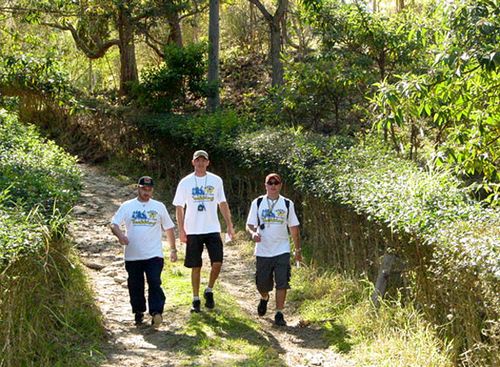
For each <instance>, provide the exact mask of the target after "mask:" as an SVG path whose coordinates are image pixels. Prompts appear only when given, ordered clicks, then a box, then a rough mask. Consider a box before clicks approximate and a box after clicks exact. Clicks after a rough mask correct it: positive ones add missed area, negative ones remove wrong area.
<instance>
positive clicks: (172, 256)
mask: <svg viewBox="0 0 500 367" xmlns="http://www.w3.org/2000/svg"><path fill="white" fill-rule="evenodd" d="M170 261H171V262H173V263H174V262H176V261H177V250H170Z"/></svg>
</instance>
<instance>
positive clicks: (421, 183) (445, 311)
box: [237, 131, 500, 365]
mask: <svg viewBox="0 0 500 367" xmlns="http://www.w3.org/2000/svg"><path fill="white" fill-rule="evenodd" d="M237 145H238V147H239V148H240V149H242V150H244V152H245V154H244V156H245V160H246V161H247V162H252V163H257V164H261V165H262V166H265V167H266V169H272V170H278V171H279V172H286V173H287V177H288V178H289V181H292V182H293V183H294V185H295V186H296V187H297V188H300V191H301V192H302V194H305V199H304V203H303V206H304V212H307V213H308V214H307V216H305V217H306V220H307V221H306V223H305V225H304V227H305V228H304V229H305V231H306V233H310V232H315V233H316V232H317V233H321V232H323V231H330V232H329V233H330V234H331V235H332V237H331V238H330V237H328V236H326V238H325V237H320V236H319V235H315V236H311V235H310V238H315V239H322V240H324V241H327V243H326V244H325V245H324V246H323V245H322V244H321V243H319V242H315V243H312V244H311V245H313V246H314V247H324V248H326V249H327V251H330V252H331V251H334V252H338V257H333V259H334V260H335V262H336V263H337V264H339V263H344V265H345V264H348V265H352V264H358V265H357V266H359V268H358V269H352V268H344V270H347V271H353V270H355V271H357V272H363V271H364V272H367V271H368V270H369V268H367V266H368V265H369V263H367V261H369V260H371V259H369V258H367V257H366V256H367V250H366V246H365V244H366V242H367V241H369V242H371V243H372V244H371V245H370V246H368V247H373V244H375V243H378V242H382V246H383V247H384V248H385V247H389V248H388V249H386V251H387V250H389V251H392V252H395V253H396V254H398V256H400V257H401V258H402V259H404V261H405V263H406V266H407V269H406V272H407V278H408V280H407V281H408V282H410V283H411V285H412V287H411V289H412V292H413V294H414V297H415V300H416V301H417V303H418V304H420V305H421V307H422V308H423V309H424V311H425V312H426V313H427V314H428V315H429V317H430V318H431V319H432V320H433V321H434V322H436V323H437V324H438V325H447V327H446V328H444V329H443V330H446V333H447V336H448V337H450V338H452V337H453V338H454V345H455V348H456V349H455V353H456V356H457V357H458V355H459V354H460V353H463V352H465V351H467V352H466V353H464V354H463V356H462V357H463V359H462V360H463V361H467V363H470V364H472V365H474V363H475V364H477V365H494V364H495V363H496V362H498V360H497V359H496V358H497V357H495V356H497V355H498V352H499V348H500V340H499V339H498V337H497V334H498V333H497V331H498V328H499V327H500V326H499V324H498V317H499V314H498V310H500V299H499V297H498V294H500V289H499V282H498V277H499V274H500V264H499V263H498V248H500V240H499V239H500V229H499V228H500V212H499V211H498V210H493V209H490V210H485V209H484V208H483V207H482V206H481V205H480V204H479V203H477V202H475V201H473V200H471V199H470V195H469V192H468V191H467V190H464V189H463V188H461V185H460V181H459V180H458V179H457V178H455V177H454V176H453V175H451V174H450V173H449V172H446V171H440V170H431V169H429V168H426V169H423V168H420V167H418V166H417V165H416V164H414V163H412V162H411V161H407V160H404V159H401V158H398V157H397V156H395V155H394V154H393V153H392V152H390V151H389V150H388V149H387V147H385V146H384V145H383V144H382V143H378V142H377V141H376V140H373V141H371V140H369V141H367V142H365V143H357V144H355V145H351V146H350V147H349V144H346V143H345V142H342V141H335V142H333V144H332V142H330V141H328V140H327V139H325V138H323V137H314V136H313V134H310V133H309V134H302V133H299V134H297V133H296V132H295V131H281V132H274V133H272V132H264V133H262V134H261V133H252V134H247V135H243V136H242V137H240V139H239V141H238V143H237ZM308 195H309V196H312V197H319V198H320V199H322V200H323V201H325V200H327V201H330V202H331V203H332V205H333V206H334V207H335V206H340V208H343V207H348V208H351V210H353V211H355V212H357V213H358V214H359V217H358V218H357V219H356V218H353V219H351V217H348V216H347V215H346V214H345V213H344V214H340V215H338V216H334V215H337V214H336V213H338V212H339V210H340V209H333V208H331V209H329V208H327V205H324V206H323V207H321V208H320V207H318V206H315V207H314V208H312V209H313V210H312V211H311V210H310V209H308V207H309V206H310V205H312V203H313V202H315V201H314V199H312V198H308ZM318 210H321V211H322V214H321V215H319V216H318V218H319V221H318V222H315V221H312V222H311V221H309V220H308V219H310V218H312V217H313V216H314V211H318ZM332 218H333V219H334V220H339V221H349V223H348V224H347V225H344V224H343V223H338V222H337V223H333V224H332V225H330V221H331V220H332ZM363 218H366V219H367V222H366V223H364V219H363ZM356 222H358V223H361V224H362V225H364V226H367V227H369V228H368V229H362V231H363V232H364V234H362V235H361V236H359V235H357V234H356V233H353V231H354V230H356V231H359V225H358V224H357V223H356ZM370 222H371V223H378V225H379V228H380V229H379V231H378V232H380V234H377V231H374V230H373V229H372V228H371V224H370ZM363 223H364V224H363ZM335 228H341V229H342V230H340V231H338V230H337V229H335ZM383 228H389V229H390V233H389V234H387V235H386V234H385V231H384V230H383ZM331 231H334V232H331ZM337 232H338V233H337ZM337 236H338V237H341V238H343V237H345V238H346V241H340V240H339V238H337ZM380 236H382V238H381V241H380V240H379V239H378V238H377V237H380ZM358 241H359V242H358ZM332 246H333V247H338V246H341V247H343V248H341V249H340V250H339V249H338V248H332ZM368 250H369V251H371V250H370V249H368ZM313 251H314V250H313ZM348 253H353V254H359V255H358V256H359V257H361V258H360V259H359V261H357V262H356V261H353V262H348V263H346V261H345V259H346V256H347V255H346V254H348ZM375 253H376V251H375ZM325 256H326V255H325V254H321V253H319V252H316V253H315V256H314V257H313V258H315V259H316V261H320V260H318V258H319V259H320V258H321V257H325ZM353 256H355V255H353Z"/></svg>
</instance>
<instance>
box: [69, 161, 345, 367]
mask: <svg viewBox="0 0 500 367" xmlns="http://www.w3.org/2000/svg"><path fill="white" fill-rule="evenodd" d="M81 169H82V172H83V174H84V178H83V182H84V189H83V193H82V197H81V200H80V202H79V203H78V205H77V206H76V207H75V208H74V214H75V217H76V220H75V222H74V224H73V225H72V228H71V233H72V235H73V237H74V240H75V242H76V244H77V247H78V250H79V252H80V257H81V260H82V262H83V263H84V264H85V265H86V268H87V270H88V271H87V273H88V276H89V279H90V281H91V283H92V288H93V290H94V293H95V297H96V303H97V304H98V306H99V308H100V309H101V312H102V314H103V317H104V324H105V327H106V330H107V332H108V335H109V338H108V342H107V343H106V345H105V346H104V352H105V357H106V360H105V361H104V362H103V364H102V365H101V366H102V367H123V366H127V367H146V366H155V367H160V366H162V367H166V366H181V365H182V366H185V365H186V361H185V360H179V357H178V354H177V353H176V352H175V351H174V350H171V349H175V348H169V346H171V345H175V343H176V340H175V339H176V338H178V335H177V334H176V330H179V329H181V328H182V327H183V326H184V325H185V323H186V321H187V320H188V319H189V317H190V314H189V311H186V312H181V313H179V314H178V315H177V316H175V315H172V316H173V317H172V318H170V317H169V318H170V319H171V321H169V323H168V325H166V324H165V325H162V326H161V328H160V330H154V329H152V328H151V327H141V328H137V327H135V326H134V324H133V315H132V313H131V310H130V305H129V298H128V291H127V281H126V277H127V274H126V271H125V268H124V264H123V249H122V246H121V245H119V243H118V241H117V240H116V238H115V237H114V236H113V235H112V234H111V231H110V229H109V221H110V219H111V217H112V216H113V214H114V212H115V211H116V209H117V208H118V206H119V205H120V204H121V203H122V202H123V201H125V200H128V199H130V198H133V197H135V192H136V189H135V187H134V186H133V185H130V186H126V185H124V184H123V183H121V182H120V181H118V180H117V179H115V178H113V177H110V176H108V175H106V174H105V172H104V171H103V170H102V169H101V168H99V167H95V166H89V165H81ZM170 214H171V216H172V219H175V218H174V213H172V212H171V213H170ZM178 248H179V249H180V250H182V249H183V246H178ZM224 252H225V254H224V256H225V259H224V266H223V270H222V273H221V276H220V282H219V285H218V286H221V287H224V288H225V289H226V290H227V292H228V293H229V294H231V295H232V296H233V297H234V298H235V300H236V302H237V303H238V304H239V305H240V307H241V309H242V310H243V311H244V312H245V314H246V315H247V316H248V318H251V319H253V320H254V321H256V322H258V323H259V325H260V326H261V328H260V330H259V333H260V334H261V335H262V337H263V338H265V339H266V340H269V342H270V343H271V345H272V346H273V348H274V349H275V350H277V351H279V354H280V358H281V359H282V360H283V362H284V363H285V364H286V365H287V366H294V367H295V366H326V367H345V366H352V364H350V363H348V362H347V361H345V360H344V359H343V357H342V356H340V355H338V354H336V353H334V352H333V351H332V350H330V349H328V346H327V345H326V343H325V342H324V341H322V339H321V332H320V331H319V330H316V329H315V328H313V327H311V326H307V327H302V325H303V323H302V322H300V319H299V317H298V316H296V315H294V314H293V313H292V314H291V313H290V311H289V310H287V311H288V312H287V313H286V319H287V322H288V326H287V327H283V328H278V327H274V326H273V325H272V315H273V314H272V310H273V308H274V302H270V311H271V313H270V315H269V317H268V316H266V317H264V318H259V317H258V316H257V313H256V303H257V302H258V299H257V294H256V291H255V285H254V283H253V270H252V269H253V266H252V265H250V264H248V263H246V264H245V262H244V261H242V259H241V255H240V251H239V249H238V248H237V246H234V245H233V246H231V245H228V246H226V247H225V250H224ZM167 302H168V298H167ZM188 307H189V305H186V309H187V308H188ZM169 316H170V315H169ZM148 321H149V320H148ZM196 365H200V364H196ZM202 365H205V364H202ZM207 365H219V364H218V363H216V362H214V361H212V363H210V364H207ZM224 365H230V364H227V363H224Z"/></svg>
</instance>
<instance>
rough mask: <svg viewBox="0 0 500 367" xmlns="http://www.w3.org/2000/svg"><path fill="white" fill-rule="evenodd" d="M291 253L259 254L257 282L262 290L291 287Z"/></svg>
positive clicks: (258, 287)
mask: <svg viewBox="0 0 500 367" xmlns="http://www.w3.org/2000/svg"><path fill="white" fill-rule="evenodd" d="M291 271H292V268H291V266H290V253H288V252H287V253H285V254H281V255H278V256H273V257H262V256H257V264H256V272H255V283H256V284H257V289H258V290H259V291H260V292H269V291H272V290H273V288H274V283H276V289H290V275H291Z"/></svg>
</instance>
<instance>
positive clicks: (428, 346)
mask: <svg viewBox="0 0 500 367" xmlns="http://www.w3.org/2000/svg"><path fill="white" fill-rule="evenodd" d="M372 291H373V286H372V284H371V283H370V282H369V281H368V280H363V279H361V280H355V279H353V278H351V277H348V276H345V275H340V274H339V273H333V272H321V271H318V270H317V268H314V267H302V268H300V269H296V270H295V271H294V275H293V277H292V290H291V292H290V295H289V300H290V301H292V302H293V303H294V304H298V305H299V306H298V311H299V312H300V314H301V316H302V318H303V320H304V321H305V322H306V323H307V322H312V323H315V324H317V325H318V326H320V327H321V328H322V329H323V330H324V336H325V338H326V339H327V340H328V341H329V344H330V347H331V348H333V349H335V350H336V351H338V352H340V353H344V354H346V355H347V357H348V358H349V359H350V360H352V361H354V363H355V366H359V367H362V366H377V367H382V366H384V367H385V366H387V367H393V366H401V367H410V366H412V367H413V366H414V367H422V366H425V367H429V366H432V367H450V366H453V360H452V353H451V345H450V344H446V343H443V342H442V341H441V340H440V339H439V337H438V331H439V330H437V329H436V328H435V327H433V326H432V325H431V324H430V323H429V322H427V321H425V318H424V317H423V314H422V313H421V312H420V311H418V310H416V309H415V308H414V307H413V305H412V303H411V302H410V303H407V304H403V303H402V302H401V301H398V300H397V299H395V300H393V301H384V302H382V304H381V306H380V307H379V308H378V309H376V308H375V307H374V306H373V304H371V302H370V297H369V295H370V294H371V292H372Z"/></svg>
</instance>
